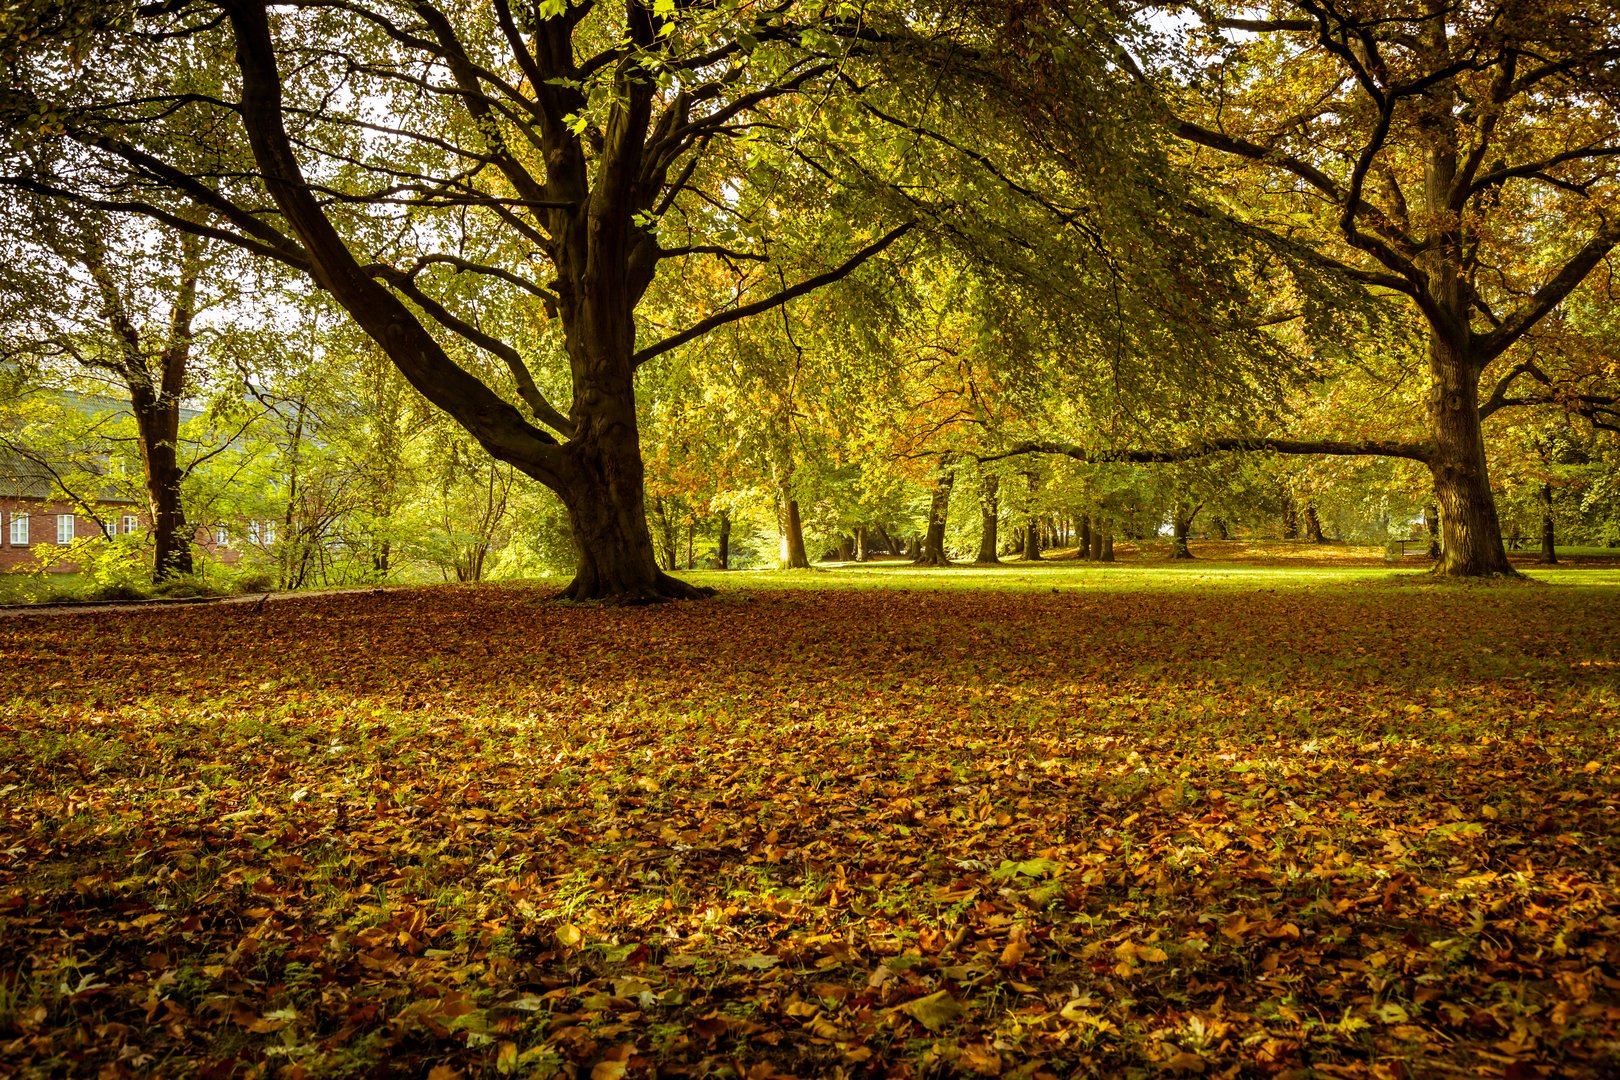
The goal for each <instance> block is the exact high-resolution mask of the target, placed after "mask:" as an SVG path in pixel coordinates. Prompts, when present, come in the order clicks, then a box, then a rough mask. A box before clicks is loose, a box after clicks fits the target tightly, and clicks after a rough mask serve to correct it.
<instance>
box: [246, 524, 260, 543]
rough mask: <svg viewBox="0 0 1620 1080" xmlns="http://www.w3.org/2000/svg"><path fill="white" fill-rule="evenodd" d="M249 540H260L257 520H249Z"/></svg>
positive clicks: (255, 541) (256, 541)
mask: <svg viewBox="0 0 1620 1080" xmlns="http://www.w3.org/2000/svg"><path fill="white" fill-rule="evenodd" d="M248 540H249V541H250V542H251V543H255V544H257V543H258V542H259V523H258V522H257V521H250V522H248Z"/></svg>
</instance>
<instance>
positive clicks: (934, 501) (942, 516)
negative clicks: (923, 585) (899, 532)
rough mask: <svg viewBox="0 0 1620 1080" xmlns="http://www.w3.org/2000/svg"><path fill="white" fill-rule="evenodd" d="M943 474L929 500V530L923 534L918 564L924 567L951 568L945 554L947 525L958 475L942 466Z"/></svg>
mask: <svg viewBox="0 0 1620 1080" xmlns="http://www.w3.org/2000/svg"><path fill="white" fill-rule="evenodd" d="M942 468H943V469H944V471H943V473H942V474H941V476H940V477H939V479H938V480H936V481H935V482H934V494H933V496H932V497H931V498H930V499H929V500H928V530H927V532H925V533H924V534H923V542H922V551H920V552H919V553H918V554H917V560H916V561H917V563H918V564H919V565H922V566H949V565H950V564H951V560H950V559H949V558H948V557H947V556H946V554H945V524H946V522H947V521H948V520H949V519H950V513H951V489H952V488H953V487H955V486H956V473H954V472H952V471H951V470H950V469H949V468H948V467H945V466H942Z"/></svg>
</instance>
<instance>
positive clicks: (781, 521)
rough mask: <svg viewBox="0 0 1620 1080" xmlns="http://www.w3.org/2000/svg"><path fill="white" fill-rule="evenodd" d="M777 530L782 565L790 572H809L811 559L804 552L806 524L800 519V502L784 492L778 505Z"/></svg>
mask: <svg viewBox="0 0 1620 1080" xmlns="http://www.w3.org/2000/svg"><path fill="white" fill-rule="evenodd" d="M776 514H777V528H778V531H779V532H780V534H781V552H780V555H781V564H782V566H784V567H785V568H787V569H789V570H807V569H809V567H810V558H809V556H807V555H806V554H805V552H804V523H803V522H802V521H801V520H800V518H799V500H798V499H795V498H793V497H792V496H791V495H789V494H788V493H787V492H785V491H784V492H783V493H782V495H781V498H780V500H779V502H778V505H777V511H776Z"/></svg>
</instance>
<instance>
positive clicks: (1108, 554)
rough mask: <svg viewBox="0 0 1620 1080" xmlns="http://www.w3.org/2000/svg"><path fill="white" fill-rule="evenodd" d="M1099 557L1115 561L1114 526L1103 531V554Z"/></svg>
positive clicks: (1105, 560)
mask: <svg viewBox="0 0 1620 1080" xmlns="http://www.w3.org/2000/svg"><path fill="white" fill-rule="evenodd" d="M1099 558H1100V559H1101V560H1102V561H1103V562H1113V561H1114V530H1113V529H1112V528H1109V529H1106V530H1104V531H1103V539H1102V555H1100V556H1099Z"/></svg>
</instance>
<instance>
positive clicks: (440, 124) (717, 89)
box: [4, 0, 911, 599]
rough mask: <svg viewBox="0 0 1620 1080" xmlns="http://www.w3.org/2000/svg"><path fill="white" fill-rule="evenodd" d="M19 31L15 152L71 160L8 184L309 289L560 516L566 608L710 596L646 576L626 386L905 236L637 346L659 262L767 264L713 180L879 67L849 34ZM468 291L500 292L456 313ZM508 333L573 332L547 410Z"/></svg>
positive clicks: (808, 27) (191, 11)
mask: <svg viewBox="0 0 1620 1080" xmlns="http://www.w3.org/2000/svg"><path fill="white" fill-rule="evenodd" d="M846 9H847V10H846ZM6 17H7V18H9V19H12V20H13V21H14V22H16V23H17V25H14V26H8V27H7V29H8V31H11V35H10V36H11V37H12V38H13V40H15V41H17V42H22V43H23V44H21V45H18V46H16V47H11V46H8V51H7V56H6V59H7V61H8V64H9V69H10V70H9V85H8V86H7V89H6V95H5V99H4V113H5V116H4V121H5V123H6V126H7V129H8V130H7V134H8V137H9V139H10V140H11V143H12V146H13V148H15V147H16V146H17V145H18V144H19V141H20V140H27V141H30V142H32V143H36V144H37V143H38V142H40V141H41V140H43V141H46V142H50V143H52V144H53V146H54V147H55V149H56V151H57V153H56V154H55V156H54V164H53V166H52V167H51V168H50V169H49V170H40V169H34V168H28V167H22V166H19V164H18V163H19V162H26V161H28V160H30V158H29V157H28V155H22V154H17V153H13V154H11V155H10V167H8V168H6V169H5V170H4V172H5V173H6V174H7V175H6V176H5V177H4V182H6V183H9V184H11V185H14V186H17V187H20V188H25V189H28V190H31V191H33V192H35V193H37V194H43V195H49V196H54V197H58V198H62V199H66V200H70V201H74V202H78V203H81V204H86V205H91V206H96V207H99V208H103V209H108V210H125V211H135V212H141V213H145V214H148V215H150V216H153V217H155V218H158V219H159V220H162V221H164V222H165V223H167V224H169V225H170V226H172V227H175V228H178V229H182V230H190V231H192V232H195V233H197V234H199V235H203V236H206V237H209V238H213V239H216V240H220V241H224V242H228V243H232V244H236V245H238V246H239V247H242V248H244V249H247V250H249V251H252V252H255V253H257V254H259V255H261V256H263V257H265V258H268V259H272V260H276V261H278V262H280V263H282V264H284V265H285V266H287V267H289V268H291V269H293V270H295V271H297V272H298V273H301V274H305V275H307V276H308V277H309V278H311V279H313V281H314V282H316V283H317V284H318V285H319V286H320V287H321V288H323V289H325V290H327V291H328V292H329V293H330V294H331V295H332V297H333V298H334V299H335V300H336V301H337V302H338V304H340V305H341V306H342V307H343V308H344V309H345V310H346V311H347V312H348V314H349V316H350V317H351V318H352V319H353V320H354V321H355V323H356V324H358V325H359V326H360V327H361V328H362V329H363V330H364V331H365V332H366V333H367V334H368V335H369V336H370V337H371V338H373V339H374V340H375V341H376V342H377V343H378V344H379V345H380V346H381V347H382V348H383V350H384V351H385V352H386V353H387V355H388V357H389V358H390V359H391V360H392V362H393V363H394V364H395V365H397V366H398V368H399V370H400V371H401V372H402V373H403V374H404V376H405V377H406V378H407V379H408V380H409V381H410V383H411V384H412V385H413V386H414V387H416V389H417V390H419V391H420V392H421V393H422V394H423V395H424V396H425V397H427V398H428V399H429V400H430V401H432V402H433V403H434V404H435V405H437V406H439V407H440V408H442V409H444V410H445V411H446V412H447V413H449V414H450V415H451V416H452V417H454V418H455V419H456V420H457V421H458V422H459V423H460V424H462V425H463V426H464V427H465V428H466V429H467V430H468V431H469V432H470V433H471V434H472V435H473V437H474V438H476V439H477V441H478V442H479V443H480V444H481V445H482V446H483V447H484V448H485V449H487V450H488V451H489V452H490V453H491V454H493V455H494V456H495V457H496V458H498V459H500V460H502V461H505V462H508V463H510V464H512V465H514V466H516V467H517V468H518V469H520V470H521V471H523V472H524V473H526V474H527V475H529V476H531V477H533V478H535V479H537V480H539V481H540V482H541V483H543V484H545V485H546V486H547V487H549V488H550V489H551V490H553V491H554V492H556V493H557V495H558V496H559V497H560V498H561V500H562V502H563V503H564V505H565V506H566V508H567V511H568V515H569V519H570V522H571V524H572V528H573V532H574V537H575V541H576V546H577V548H578V552H579V564H578V570H577V573H576V576H575V578H574V580H573V582H572V584H571V585H570V586H569V589H568V595H569V596H571V597H573V598H576V599H589V598H621V599H661V598H670V597H682V596H692V595H696V592H697V590H694V589H692V588H691V587H690V586H687V585H686V584H684V583H682V582H680V581H678V580H676V579H673V578H670V577H668V576H666V575H665V574H663V573H662V572H661V571H660V570H659V568H658V565H657V560H656V557H655V554H654V549H653V545H652V542H651V539H650V537H649V534H648V528H647V522H646V517H645V510H644V501H643V495H644V492H643V467H642V459H641V451H640V440H639V432H638V430H637V418H636V406H635V392H634V378H635V371H636V368H637V367H638V366H639V365H640V364H643V363H645V362H646V361H648V360H650V359H652V358H653V357H655V356H658V355H660V354H662V353H664V352H666V351H667V350H669V349H672V348H675V347H677V346H679V345H682V344H684V343H686V342H688V341H691V340H694V339H696V338H698V337H700V336H701V335H703V334H704V333H706V332H708V331H709V330H712V329H713V328H715V327H716V326H719V325H722V324H724V323H726V322H730V321H732V320H735V319H739V318H743V317H746V316H748V315H751V314H755V313H758V312H760V311H765V310H769V309H771V308H772V307H774V306H775V305H777V304H780V303H782V302H784V301H785V300H787V299H791V298H792V297H794V296H799V295H803V294H804V293H806V292H808V291H810V290H812V289H814V288H817V287H819V286H820V285H823V284H826V283H828V282H830V281H832V280H836V279H837V278H839V277H841V276H843V275H845V274H847V273H849V272H850V271H852V270H853V269H854V268H855V267H857V266H859V265H860V264H862V263H863V262H865V261H866V260H868V259H870V258H871V257H872V256H874V255H876V254H877V253H879V252H881V251H883V250H884V249H886V248H888V247H889V246H890V245H892V244H893V243H894V242H895V241H896V240H898V239H899V238H900V237H901V236H902V235H904V234H905V233H906V232H907V231H908V230H909V228H910V227H911V226H910V223H909V222H908V221H906V220H904V219H903V218H896V219H894V220H892V221H890V222H887V223H884V222H879V221H869V222H860V223H855V226H854V227H853V228H852V229H851V230H850V239H849V242H848V244H847V245H846V246H845V251H844V252H843V254H842V256H841V257H840V261H835V262H834V263H832V264H831V265H830V266H829V267H828V268H827V269H825V270H823V271H822V272H820V273H816V274H812V275H809V276H807V277H803V278H800V279H798V280H796V281H788V282H784V283H783V284H782V286H781V288H780V289H779V291H777V292H776V293H774V294H772V295H761V296H757V297H752V298H748V299H747V300H743V299H739V300H738V301H737V302H736V303H733V304H731V305H728V306H727V307H725V308H724V309H722V310H718V311H716V312H714V313H713V314H710V315H708V316H707V317H694V318H693V320H692V322H691V323H690V324H689V325H687V326H685V327H683V328H673V329H672V330H671V331H670V332H669V333H667V336H664V337H663V338H662V339H661V340H655V341H646V340H638V335H637V330H638V327H637V306H638V304H639V303H640V301H641V300H642V298H643V296H644V295H645V294H646V292H647V290H648V288H649V286H650V285H651V284H652V283H653V281H654V278H655V276H656V275H657V274H658V273H659V268H660V265H661V264H662V263H664V262H665V261H666V260H671V259H681V260H685V259H698V258H719V259H727V258H731V259H755V258H758V257H761V255H762V252H761V251H759V250H757V247H758V244H757V241H758V240H760V239H761V237H760V236H758V235H757V234H756V236H755V237H754V239H755V241H756V244H755V245H753V246H751V245H750V244H749V243H748V237H747V235H746V234H744V235H743V236H742V237H741V238H740V239H725V238H717V237H725V236H728V235H729V236H735V235H736V234H737V230H736V229H735V228H734V224H735V223H734V222H733V221H732V220H730V219H731V218H732V217H733V214H732V210H733V208H732V207H731V206H730V205H728V191H730V190H734V189H731V188H730V187H729V186H728V179H727V177H726V175H724V173H723V172H721V171H718V170H717V169H716V168H715V167H714V164H713V163H714V162H715V161H716V160H717V157H718V155H716V153H715V152H714V151H715V149H716V148H717V147H718V146H721V145H723V144H724V143H725V142H726V141H727V140H733V139H738V138H741V137H744V136H745V135H746V134H747V133H748V132H749V131H750V129H751V128H752V127H754V126H756V125H761V124H768V123H769V122H770V116H769V114H770V110H771V109H772V107H773V106H774V105H776V104H778V103H781V102H784V101H788V100H791V99H792V98H793V97H794V96H795V95H801V94H805V93H807V92H810V91H815V90H821V89H824V88H825V86H826V85H828V84H829V83H830V82H831V80H833V79H834V78H835V76H836V74H837V72H838V70H839V67H840V64H842V63H844V62H845V61H846V60H847V57H848V54H849V51H850V48H851V45H852V42H856V41H858V40H860V39H861V38H862V37H863V36H864V37H866V38H867V39H868V40H870V38H871V35H869V34H865V35H863V32H862V30H861V26H862V25H863V24H862V23H861V22H860V21H859V20H858V19H857V18H856V17H855V12H854V8H853V7H852V6H850V5H837V4H821V3H792V2H787V0H782V2H770V3H746V2H727V3H674V2H670V0H628V2H625V3H622V4H617V5H610V4H605V3H604V4H598V3H595V2H593V0H583V2H568V0H529V2H526V3H525V2H522V0H494V2H493V3H491V4H489V5H484V4H477V5H465V4H445V3H434V2H428V0H301V2H299V3H296V4H289V5H286V6H275V7H271V6H268V5H266V4H265V3H264V2H263V0H165V2H159V3H151V4H145V5H141V6H139V7H133V6H131V7H124V6H121V5H105V4H94V3H77V4H75V3H68V4H61V5H56V4H43V5H35V4H26V5H22V6H21V7H20V8H17V9H15V10H14V11H11V12H8V14H7V16H6ZM30 41H32V42H35V43H36V46H30V45H28V44H27V42H30ZM70 59H71V60H72V61H73V62H74V63H73V64H71V65H70V64H69V62H68V61H69V60H70ZM70 68H71V70H70ZM469 277H472V278H476V279H477V280H479V281H480V282H482V283H483V284H484V285H485V286H486V288H485V289H483V290H479V291H476V292H475V299H473V300H471V301H468V300H466V299H465V298H466V295H467V291H468V290H466V288H465V287H464V285H462V284H461V282H464V281H465V280H466V279H467V278H469ZM457 278H460V279H461V282H456V281H455V279H457ZM513 304H529V305H532V306H534V307H535V308H536V310H537V311H538V310H541V309H543V310H544V312H545V313H546V314H545V316H543V317H542V316H537V321H542V322H543V321H545V319H546V318H549V319H552V320H555V322H556V323H560V326H561V331H562V333H561V337H562V348H563V352H564V353H565V357H564V359H565V363H564V364H563V365H562V366H563V367H564V368H565V370H566V378H565V379H558V380H555V381H556V382H557V383H558V384H559V385H557V386H555V387H549V386H547V385H546V378H545V374H546V372H545V369H544V368H542V367H540V366H539V364H537V363H536V362H535V361H536V359H537V357H536V354H535V350H534V348H533V343H532V342H530V341H526V340H523V339H521V338H516V339H514V338H513V337H512V336H511V335H506V336H502V335H501V334H499V333H497V332H496V331H494V330H492V329H491V326H492V325H493V324H495V323H497V322H499V323H502V324H503V325H505V324H507V323H509V322H510V320H508V319H505V318H503V317H502V316H503V314H504V312H505V310H506V308H507V307H509V306H510V305H513ZM472 357H482V358H493V359H494V360H495V361H496V362H498V364H499V365H500V366H501V368H503V369H504V374H503V375H502V376H501V378H499V379H495V378H490V377H480V375H479V374H478V373H477V365H476V364H475V363H474V362H473V361H472V360H470V359H469V358H472ZM503 391H506V392H508V393H510V395H511V396H512V397H515V398H516V399H517V400H519V401H521V402H522V406H523V407H522V408H521V409H520V408H518V407H517V406H516V405H514V404H513V403H512V402H511V401H509V400H508V397H507V396H506V394H505V393H503ZM558 394H561V395H565V396H562V397H557V395H558ZM554 398H555V400H554Z"/></svg>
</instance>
